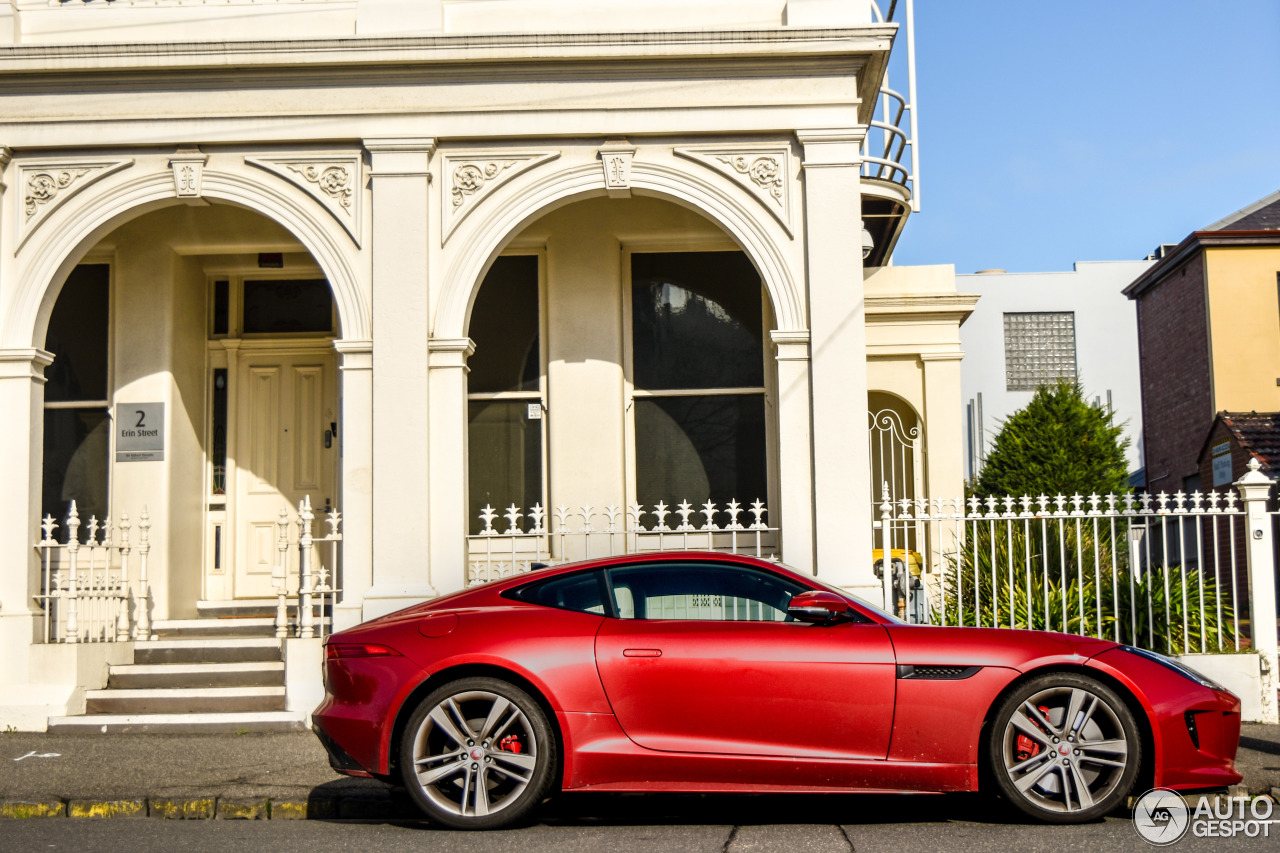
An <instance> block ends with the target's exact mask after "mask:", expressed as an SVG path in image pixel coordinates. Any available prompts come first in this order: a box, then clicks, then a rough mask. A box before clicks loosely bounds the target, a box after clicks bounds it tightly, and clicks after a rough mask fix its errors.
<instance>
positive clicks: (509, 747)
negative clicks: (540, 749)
mask: <svg viewBox="0 0 1280 853" xmlns="http://www.w3.org/2000/svg"><path fill="white" fill-rule="evenodd" d="M498 749H500V750H502V751H503V752H514V753H515V754H516V755H519V754H520V753H522V752H524V744H522V743H520V738H519V737H518V736H517V735H507V736H506V737H504V738H503V739H502V740H500V741H498Z"/></svg>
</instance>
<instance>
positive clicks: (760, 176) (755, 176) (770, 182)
mask: <svg viewBox="0 0 1280 853" xmlns="http://www.w3.org/2000/svg"><path fill="white" fill-rule="evenodd" d="M716 159H717V160H719V161H720V162H721V163H726V164H728V165H729V166H731V167H733V169H734V171H736V172H738V173H739V174H742V175H746V176H747V177H748V178H750V179H751V182H752V183H753V184H755V185H756V186H758V187H759V188H760V189H762V190H764V191H765V192H767V193H768V194H769V196H770V198H772V199H773V200H774V201H775V202H777V203H778V206H779V207H781V206H782V164H780V163H779V162H778V158H777V157H757V158H755V159H754V160H749V159H747V158H746V157H743V156H741V155H739V156H737V157H717V158H716Z"/></svg>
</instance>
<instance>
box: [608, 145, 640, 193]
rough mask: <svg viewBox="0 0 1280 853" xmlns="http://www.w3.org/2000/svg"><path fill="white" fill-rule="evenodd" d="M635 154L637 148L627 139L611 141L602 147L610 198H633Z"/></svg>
mask: <svg viewBox="0 0 1280 853" xmlns="http://www.w3.org/2000/svg"><path fill="white" fill-rule="evenodd" d="M635 154H636V149H635V148H634V147H633V146H631V145H628V144H627V143H626V142H625V141H609V142H606V143H605V144H604V147H603V148H601V149H600V163H601V164H602V165H603V166H604V189H605V192H607V193H608V194H609V198H631V160H632V158H633V157H635Z"/></svg>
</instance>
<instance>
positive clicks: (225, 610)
mask: <svg viewBox="0 0 1280 853" xmlns="http://www.w3.org/2000/svg"><path fill="white" fill-rule="evenodd" d="M276 604H277V600H276V599H274V598H235V599H231V600H229V601H197V602H196V613H198V614H199V615H200V616H201V618H214V619H218V618H234V619H243V618H252V617H259V618H262V617H266V618H272V619H274V618H275V615H276ZM286 606H287V607H288V609H289V613H290V614H292V613H294V612H295V611H296V610H297V609H298V604H297V601H296V600H291V601H289V602H287V605H286Z"/></svg>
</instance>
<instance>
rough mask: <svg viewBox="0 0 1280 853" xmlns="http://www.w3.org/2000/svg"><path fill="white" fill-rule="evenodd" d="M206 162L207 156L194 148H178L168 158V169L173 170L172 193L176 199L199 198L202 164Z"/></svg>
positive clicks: (202, 179)
mask: <svg viewBox="0 0 1280 853" xmlns="http://www.w3.org/2000/svg"><path fill="white" fill-rule="evenodd" d="M208 160H209V155H208V154H202V153H201V152H200V151H199V150H198V149H195V148H180V149H178V152H177V153H176V154H174V155H173V156H172V157H170V158H169V168H171V169H173V192H174V194H175V195H176V196H177V197H178V198H200V189H201V185H202V183H203V182H204V164H205V163H206V162H208Z"/></svg>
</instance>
